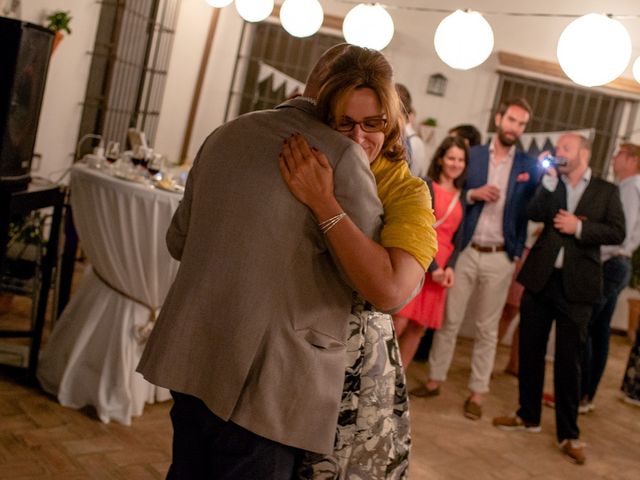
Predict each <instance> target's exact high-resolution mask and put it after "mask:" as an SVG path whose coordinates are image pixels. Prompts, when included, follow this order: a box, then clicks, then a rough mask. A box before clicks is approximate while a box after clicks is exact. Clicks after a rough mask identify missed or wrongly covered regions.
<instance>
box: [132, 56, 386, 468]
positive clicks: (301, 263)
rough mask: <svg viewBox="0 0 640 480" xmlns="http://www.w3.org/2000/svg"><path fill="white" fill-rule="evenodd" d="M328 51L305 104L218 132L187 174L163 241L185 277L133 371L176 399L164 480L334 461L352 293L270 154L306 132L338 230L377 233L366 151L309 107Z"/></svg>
mask: <svg viewBox="0 0 640 480" xmlns="http://www.w3.org/2000/svg"><path fill="white" fill-rule="evenodd" d="M340 47H341V46H338V47H335V48H340ZM335 48H334V49H332V50H330V51H328V52H327V53H325V55H324V56H323V57H322V58H321V59H320V61H319V63H318V64H317V66H316V68H315V69H314V71H313V72H312V73H311V75H310V77H309V81H308V83H307V88H306V90H305V96H304V97H301V98H296V99H293V100H290V101H288V102H285V103H284V104H282V105H280V106H279V107H278V108H276V109H274V110H266V111H260V112H253V113H250V114H247V115H243V116H241V117H239V118H237V119H235V120H233V121H231V122H228V123H226V124H225V125H222V126H221V127H219V128H218V129H216V130H215V131H214V132H213V133H212V134H211V135H210V136H209V137H208V138H207V139H206V140H205V142H204V144H203V146H202V147H201V149H200V151H199V152H198V155H197V157H196V159H195V161H194V164H193V167H192V169H191V171H190V173H189V179H188V180H187V186H186V190H185V194H184V199H183V200H182V202H181V204H180V206H179V207H178V209H177V211H176V213H175V215H174V217H173V219H172V222H171V226H170V228H169V231H168V232H167V245H168V247H169V251H170V253H171V255H172V256H173V257H174V258H176V259H178V260H180V262H181V263H180V269H179V271H178V274H177V276H176V279H175V282H174V284H173V285H172V287H171V290H170V291H169V294H168V295H167V298H166V300H165V303H164V305H163V306H162V311H161V313H160V316H159V318H158V321H157V322H156V325H155V327H154V329H153V332H152V334H151V336H150V338H149V340H148V343H147V345H146V348H145V350H144V353H143V355H142V359H141V360H140V364H139V366H138V371H140V372H141V373H142V374H143V375H144V377H145V378H146V379H147V380H149V381H150V382H151V383H154V384H156V385H160V386H163V387H166V388H169V389H170V390H171V391H172V395H173V397H174V405H173V408H172V410H171V420H172V424H173V432H174V437H173V459H172V465H171V467H170V470H169V478H171V479H183V478H184V479H192V478H193V479H195V478H216V479H236V478H238V479H239V478H247V479H280V478H292V477H293V474H294V470H295V467H296V464H297V463H298V460H299V459H300V457H301V455H302V453H303V451H304V450H307V451H312V452H318V453H332V451H333V444H334V440H335V435H336V434H335V432H336V425H337V421H338V412H339V407H340V398H341V392H342V386H343V383H344V369H345V362H346V356H345V351H346V346H345V344H346V339H347V330H348V321H349V314H350V311H351V298H352V292H353V289H352V288H351V287H349V285H347V284H346V283H345V281H344V280H343V279H342V277H341V275H340V272H339V270H338V268H337V267H336V264H335V263H334V262H332V257H331V252H330V250H329V249H328V247H327V244H326V242H325V239H324V237H323V234H322V232H321V230H320V228H319V226H318V224H317V222H316V219H315V218H314V216H313V215H312V213H311V212H310V210H309V209H308V208H307V207H305V206H304V205H303V204H302V203H301V202H298V200H296V198H295V197H294V196H293V195H291V193H290V192H289V190H288V189H287V186H286V184H285V182H284V181H283V180H282V176H281V174H280V170H279V167H278V155H279V153H280V150H281V148H282V144H283V141H284V140H285V139H286V138H287V137H289V136H290V135H291V134H292V133H294V132H301V133H303V134H304V135H305V136H306V137H307V138H308V139H309V141H310V143H311V144H312V145H314V146H316V147H317V148H319V149H322V151H323V152H325V153H326V155H327V157H328V159H329V161H330V162H331V164H332V167H333V173H334V191H335V194H336V197H337V198H338V199H339V202H340V204H341V205H342V206H343V208H344V210H345V213H347V215H348V218H347V219H346V220H347V221H349V220H351V221H353V222H354V223H355V224H356V225H357V226H358V227H359V228H360V229H361V230H362V231H363V232H364V233H365V234H367V235H368V236H369V237H373V236H374V235H375V234H376V232H377V230H378V228H379V226H380V223H381V215H382V205H381V203H380V201H379V199H378V196H377V189H376V184H375V179H374V177H373V174H372V173H371V169H370V168H369V162H368V160H367V158H366V156H365V154H364V151H363V150H362V148H361V147H360V146H359V145H357V144H356V143H354V142H352V141H351V140H350V139H349V138H347V137H345V136H343V135H342V134H340V133H338V132H336V131H334V130H333V129H331V128H330V127H328V126H327V125H325V124H324V123H322V122H321V121H320V120H319V119H318V117H317V116H316V109H315V104H314V99H313V98H312V97H315V95H316V94H317V92H318V90H319V87H320V85H321V84H322V83H323V82H324V76H326V72H327V71H328V69H329V66H330V64H331V62H332V61H333V59H334V57H335V56H336V55H338V54H340V53H339V51H338V52H336V50H335ZM345 48H346V46H345ZM349 48H357V47H349ZM342 221H345V220H342Z"/></svg>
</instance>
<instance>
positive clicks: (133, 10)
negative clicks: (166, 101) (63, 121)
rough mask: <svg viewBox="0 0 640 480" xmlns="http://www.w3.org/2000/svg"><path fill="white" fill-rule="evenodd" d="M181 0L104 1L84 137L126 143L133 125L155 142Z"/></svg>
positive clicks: (82, 126)
mask: <svg viewBox="0 0 640 480" xmlns="http://www.w3.org/2000/svg"><path fill="white" fill-rule="evenodd" d="M180 2H181V0H104V1H101V2H99V3H101V5H102V6H101V9H100V19H99V22H98V30H97V33H96V40H95V45H94V49H93V51H92V52H91V55H92V59H91V68H90V72H89V79H88V83H87V91H86V96H85V100H84V103H83V110H82V119H81V123H80V129H79V132H78V138H79V139H80V138H82V137H83V136H84V135H85V134H91V133H94V134H100V135H102V137H103V139H104V140H105V143H106V140H115V141H118V142H120V145H122V146H124V145H125V144H126V138H127V130H128V129H129V128H136V129H138V130H141V131H143V132H144V133H145V135H146V137H147V139H148V141H149V143H150V144H153V141H154V139H155V134H156V130H157V128H158V118H159V114H160V106H161V103H162V96H163V93H164V86H165V82H166V77H167V67H168V65H169V59H170V55H171V48H172V46H173V39H174V35H175V26H176V22H177V16H178V11H179V8H180ZM85 148H87V149H88V148H89V147H88V146H85ZM79 153H80V154H82V153H86V152H84V151H83V152H79Z"/></svg>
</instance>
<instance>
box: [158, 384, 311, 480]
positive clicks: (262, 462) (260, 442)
mask: <svg viewBox="0 0 640 480" xmlns="http://www.w3.org/2000/svg"><path fill="white" fill-rule="evenodd" d="M171 395H172V396H173V401H174V404H173V407H172V408H171V423H172V425H173V459H172V463H171V467H170V468H169V473H168V474H167V479H170V480H175V479H180V480H183V479H184V480H200V479H202V480H204V479H207V480H209V479H216V480H217V479H220V480H222V479H224V480H231V479H233V480H245V479H246V480H255V479H269V480H289V479H291V478H293V475H294V472H295V469H296V466H297V464H298V463H299V460H300V459H301V457H302V450H299V449H296V448H293V447H289V446H287V445H282V444H280V443H277V442H274V441H272V440H268V439H266V438H263V437H260V436H258V435H256V434H255V433H252V432H250V431H248V430H246V429H244V428H242V427H240V426H239V425H236V424H235V423H233V422H228V421H224V420H222V419H221V418H220V417H218V416H216V415H214V414H213V412H211V410H209V409H208V408H207V406H206V405H205V404H204V402H202V401H201V400H200V399H198V398H196V397H193V396H191V395H185V394H183V393H178V392H173V391H172V392H171Z"/></svg>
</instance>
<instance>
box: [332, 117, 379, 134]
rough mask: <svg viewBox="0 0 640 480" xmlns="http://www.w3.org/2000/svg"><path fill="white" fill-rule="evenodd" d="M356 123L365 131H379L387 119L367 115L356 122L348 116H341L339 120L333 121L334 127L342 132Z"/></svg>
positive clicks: (349, 129) (345, 131)
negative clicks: (367, 116)
mask: <svg viewBox="0 0 640 480" xmlns="http://www.w3.org/2000/svg"><path fill="white" fill-rule="evenodd" d="M356 125H360V128H361V129H362V131H364V132H367V133H374V132H381V131H382V130H384V129H385V127H386V126H387V119H386V118H382V117H369V118H365V119H364V120H362V121H361V122H356V121H355V120H353V119H351V118H349V117H342V119H340V121H338V122H335V129H336V130H337V131H339V132H342V133H347V132H350V131H352V130H353V129H354V128H355V127H356Z"/></svg>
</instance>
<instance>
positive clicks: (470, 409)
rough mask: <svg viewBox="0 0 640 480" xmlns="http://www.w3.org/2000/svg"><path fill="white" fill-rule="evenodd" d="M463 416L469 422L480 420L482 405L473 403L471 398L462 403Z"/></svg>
mask: <svg viewBox="0 0 640 480" xmlns="http://www.w3.org/2000/svg"><path fill="white" fill-rule="evenodd" d="M464 416H465V417H467V418H470V419H471V420H480V418H482V405H480V404H479V403H476V402H473V401H472V400H471V397H469V398H467V399H466V400H465V401H464Z"/></svg>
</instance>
